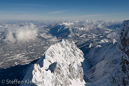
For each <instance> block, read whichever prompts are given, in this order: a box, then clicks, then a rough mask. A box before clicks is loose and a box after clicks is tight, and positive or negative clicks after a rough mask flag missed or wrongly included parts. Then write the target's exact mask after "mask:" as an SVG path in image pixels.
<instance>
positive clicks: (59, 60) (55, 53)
mask: <svg viewBox="0 0 129 86" xmlns="http://www.w3.org/2000/svg"><path fill="white" fill-rule="evenodd" d="M42 60H43V62H42ZM83 60H84V58H83V53H82V51H81V50H80V49H78V48H77V46H76V45H75V44H74V42H70V41H67V40H62V42H59V43H57V44H54V45H52V46H50V47H49V48H48V50H47V51H46V52H45V54H44V57H41V58H40V59H39V61H38V62H37V63H36V64H34V67H32V68H31V69H30V70H32V71H31V72H29V73H27V75H26V76H25V78H24V81H25V80H26V79H29V80H32V82H33V83H34V84H35V85H37V86H84V84H85V83H84V80H83V70H82V67H81V62H83ZM41 63H43V67H41V66H40V65H39V64H41ZM30 73H32V76H33V77H32V76H31V77H28V74H30ZM22 86H24V84H23V85H22Z"/></svg>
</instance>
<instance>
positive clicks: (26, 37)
mask: <svg viewBox="0 0 129 86" xmlns="http://www.w3.org/2000/svg"><path fill="white" fill-rule="evenodd" d="M5 28H6V29H5V32H6V38H5V41H8V42H16V41H18V42H27V41H30V40H34V39H35V38H36V37H37V35H38V33H37V32H38V29H37V28H36V26H35V25H34V24H32V23H29V24H24V25H16V24H13V25H6V26H5Z"/></svg>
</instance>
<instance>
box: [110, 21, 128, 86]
mask: <svg viewBox="0 0 129 86" xmlns="http://www.w3.org/2000/svg"><path fill="white" fill-rule="evenodd" d="M119 33H120V34H119V36H120V38H119V42H118V47H119V49H120V50H121V53H122V56H121V57H120V58H121V60H120V64H119V66H118V67H117V68H116V69H115V70H114V73H113V75H112V77H113V78H112V82H113V86H129V20H126V21H124V22H123V24H122V26H121V29H120V32H119Z"/></svg>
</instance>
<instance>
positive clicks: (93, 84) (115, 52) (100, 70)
mask: <svg viewBox="0 0 129 86" xmlns="http://www.w3.org/2000/svg"><path fill="white" fill-rule="evenodd" d="M128 32H129V21H124V22H123V24H122V26H121V29H120V32H119V33H120V34H119V36H120V38H119V41H118V43H115V44H114V43H113V44H112V43H108V42H107V43H105V44H103V45H101V47H94V48H92V49H91V50H90V51H89V53H88V55H87V57H86V62H87V65H89V66H88V68H85V69H87V70H85V74H84V75H85V77H84V79H85V80H86V82H87V85H86V86H129V77H128V76H129V48H128V47H129V42H128V41H129V36H128Z"/></svg>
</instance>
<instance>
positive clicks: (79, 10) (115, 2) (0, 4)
mask: <svg viewBox="0 0 129 86" xmlns="http://www.w3.org/2000/svg"><path fill="white" fill-rule="evenodd" d="M86 19H88V20H125V19H126V20H127V19H129V0H0V20H86Z"/></svg>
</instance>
